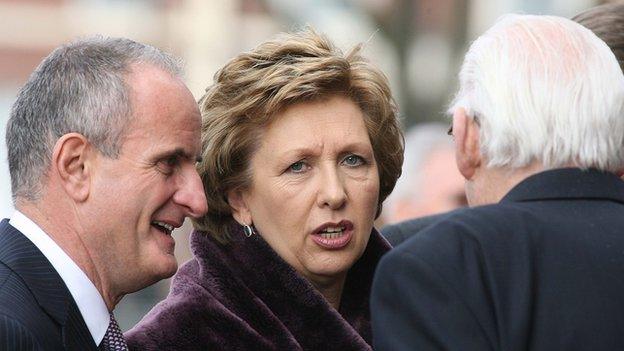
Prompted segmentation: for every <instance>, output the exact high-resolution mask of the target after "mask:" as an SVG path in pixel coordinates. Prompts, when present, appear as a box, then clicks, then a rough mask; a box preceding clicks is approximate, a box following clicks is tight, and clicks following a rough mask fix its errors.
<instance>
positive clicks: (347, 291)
mask: <svg viewBox="0 0 624 351" xmlns="http://www.w3.org/2000/svg"><path fill="white" fill-rule="evenodd" d="M239 228H240V227H239ZM232 236H233V239H232V241H231V242H230V243H229V244H227V245H222V244H219V243H218V242H216V241H215V240H214V239H213V238H212V237H210V236H209V235H206V233H204V232H194V233H193V234H192V235H191V250H192V251H193V255H194V258H193V259H192V260H190V261H189V262H187V263H186V264H184V265H183V266H182V267H181V268H180V270H179V271H178V273H177V274H176V276H175V277H174V279H173V283H172V286H171V291H170V293H169V296H168V297H167V298H166V299H165V300H164V301H162V302H161V303H159V304H158V305H157V306H156V307H154V309H153V310H152V311H150V312H149V313H148V314H147V315H146V316H145V317H144V318H143V320H141V322H139V324H137V325H136V326H135V327H134V328H133V329H132V330H130V331H128V332H127V333H126V339H127V341H128V345H129V347H130V349H131V350H342V351H346V350H370V349H371V346H370V345H371V344H372V340H371V326H370V313H369V296H370V289H371V284H372V279H373V273H374V271H375V267H376V266H377V263H378V261H379V259H380V258H381V256H382V255H383V254H384V253H385V252H387V251H388V250H389V249H390V247H389V245H388V243H387V242H386V241H385V239H383V238H382V237H381V236H380V235H379V233H378V232H377V231H376V230H375V229H373V232H372V234H371V238H370V240H369V243H368V246H367V247H366V250H365V252H364V254H363V255H362V257H361V258H360V259H359V260H358V261H357V262H356V264H355V265H354V266H353V267H352V268H351V269H350V270H349V274H348V276H347V281H346V282H345V287H344V291H343V295H342V300H341V304H340V310H339V311H336V309H334V308H333V307H331V306H330V305H329V304H328V303H327V301H326V300H325V298H323V296H322V295H321V294H320V293H318V292H317V290H316V289H315V288H314V287H313V286H312V285H311V284H310V283H309V282H308V281H307V280H306V279H304V278H302V277H301V276H300V275H299V274H297V273H296V272H295V270H294V269H293V268H292V267H291V266H290V265H288V264H287V263H286V262H284V261H283V260H282V259H281V258H280V257H279V256H278V255H277V254H276V253H275V251H273V250H272V249H271V248H270V247H269V245H268V244H267V243H266V242H265V241H264V240H263V239H262V238H261V237H260V236H259V235H254V236H252V237H250V238H246V237H245V236H244V234H243V233H242V230H238V231H237V232H235V233H233V235H232Z"/></svg>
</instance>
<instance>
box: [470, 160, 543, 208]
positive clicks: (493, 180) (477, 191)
mask: <svg viewBox="0 0 624 351" xmlns="http://www.w3.org/2000/svg"><path fill="white" fill-rule="evenodd" d="M542 171H544V166H543V165H542V164H541V163H540V162H533V163H531V164H530V165H528V166H525V167H522V168H498V167H492V168H485V169H481V170H479V171H478V172H477V173H476V174H475V177H474V180H473V181H472V182H473V184H470V185H469V186H470V187H473V189H467V194H469V195H471V196H469V204H470V206H471V207H472V206H480V205H488V204H494V203H498V202H499V201H500V200H501V199H502V198H503V197H504V196H505V195H507V193H508V192H509V191H511V189H513V188H514V187H515V186H516V185H518V184H519V183H520V182H522V181H523V180H525V179H526V178H528V177H530V176H532V175H533V174H537V173H539V172H542ZM471 192H472V194H470V193H471Z"/></svg>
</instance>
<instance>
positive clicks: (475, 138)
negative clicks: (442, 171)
mask: <svg viewBox="0 0 624 351" xmlns="http://www.w3.org/2000/svg"><path fill="white" fill-rule="evenodd" d="M453 137H454V139H455V161H456V163H457V169H458V170H459V173H461V175H462V176H464V178H466V180H470V179H472V177H473V176H474V174H475V172H476V170H477V168H479V167H480V166H481V151H480V149H479V126H478V125H477V123H476V122H475V120H474V119H473V118H470V117H468V115H467V114H466V110H464V108H462V107H459V108H457V109H456V110H455V112H454V113H453Z"/></svg>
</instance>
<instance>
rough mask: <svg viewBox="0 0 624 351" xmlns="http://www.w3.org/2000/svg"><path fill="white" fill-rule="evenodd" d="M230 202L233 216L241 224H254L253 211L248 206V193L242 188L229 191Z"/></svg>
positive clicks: (228, 198)
mask: <svg viewBox="0 0 624 351" xmlns="http://www.w3.org/2000/svg"><path fill="white" fill-rule="evenodd" d="M227 200H228V204H230V207H231V208H232V217H234V219H235V220H236V221H237V222H238V223H239V224H241V225H252V224H253V219H252V218H251V211H250V210H249V207H248V206H247V201H246V193H245V192H243V191H242V190H230V191H228V193H227Z"/></svg>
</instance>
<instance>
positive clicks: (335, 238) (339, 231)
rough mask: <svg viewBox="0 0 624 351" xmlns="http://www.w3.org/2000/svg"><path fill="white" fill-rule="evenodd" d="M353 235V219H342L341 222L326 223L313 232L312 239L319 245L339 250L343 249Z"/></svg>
mask: <svg viewBox="0 0 624 351" xmlns="http://www.w3.org/2000/svg"><path fill="white" fill-rule="evenodd" d="M352 237H353V223H351V221H346V220H344V221H340V223H338V224H336V223H325V224H323V225H322V226H320V227H319V228H317V230H315V232H314V233H313V234H312V240H313V241H314V242H315V243H316V244H317V245H319V246H321V247H323V248H326V249H331V250H337V249H341V248H343V247H345V246H347V244H349V242H350V241H351V238H352Z"/></svg>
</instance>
